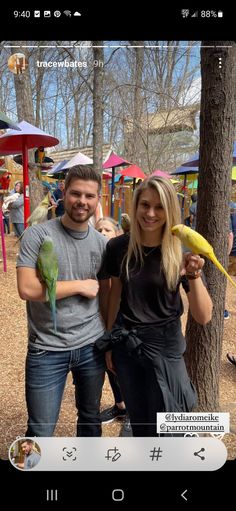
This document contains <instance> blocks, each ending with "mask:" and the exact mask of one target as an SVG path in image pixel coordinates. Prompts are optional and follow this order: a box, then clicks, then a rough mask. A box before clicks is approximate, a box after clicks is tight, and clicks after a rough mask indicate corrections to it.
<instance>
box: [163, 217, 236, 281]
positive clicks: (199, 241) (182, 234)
mask: <svg viewBox="0 0 236 511" xmlns="http://www.w3.org/2000/svg"><path fill="white" fill-rule="evenodd" d="M171 232H172V234H175V236H177V237H178V238H179V239H180V241H181V242H182V243H183V245H184V246H185V247H186V248H189V250H191V252H192V253H193V254H201V255H203V256H205V257H207V258H208V259H210V260H211V261H212V262H213V263H214V264H215V266H216V267H217V268H218V269H219V270H220V271H221V272H222V273H223V274H224V275H225V276H226V277H227V279H229V281H230V282H231V284H233V286H234V287H236V284H235V282H234V281H233V279H231V277H230V276H229V274H228V273H227V271H226V270H225V269H224V267H223V266H222V265H221V264H220V262H219V261H218V259H217V258H216V256H215V254H214V250H213V247H212V246H211V245H210V243H208V241H207V240H206V239H205V238H203V236H202V235H201V234H199V233H198V232H196V231H194V230H193V229H191V228H190V227H187V226H186V225H183V224H179V225H174V227H172V229H171Z"/></svg>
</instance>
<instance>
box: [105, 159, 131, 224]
mask: <svg viewBox="0 0 236 511" xmlns="http://www.w3.org/2000/svg"><path fill="white" fill-rule="evenodd" d="M130 164H131V163H130V161H127V160H124V159H123V158H121V157H120V156H118V155H117V154H115V153H111V154H110V156H109V158H108V159H107V160H106V161H105V162H104V163H103V166H102V168H103V169H112V180H111V213H110V214H111V217H112V218H113V216H114V203H115V193H114V192H115V168H116V167H123V166H124V165H130Z"/></svg>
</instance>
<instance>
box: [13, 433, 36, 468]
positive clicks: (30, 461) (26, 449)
mask: <svg viewBox="0 0 236 511" xmlns="http://www.w3.org/2000/svg"><path fill="white" fill-rule="evenodd" d="M33 447H34V442H33V440H24V441H23V442H21V450H22V452H23V454H24V455H25V458H24V463H17V467H18V468H23V469H24V470H28V469H30V468H33V467H35V465H37V464H38V462H39V461H40V458H41V456H40V454H39V453H38V452H36V451H34V449H33Z"/></svg>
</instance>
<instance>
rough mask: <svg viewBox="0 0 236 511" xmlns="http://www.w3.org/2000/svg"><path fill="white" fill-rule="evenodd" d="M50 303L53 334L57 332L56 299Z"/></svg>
mask: <svg viewBox="0 0 236 511" xmlns="http://www.w3.org/2000/svg"><path fill="white" fill-rule="evenodd" d="M50 305H51V311H52V320H53V328H54V334H56V333H57V314H56V301H54V302H52V303H50Z"/></svg>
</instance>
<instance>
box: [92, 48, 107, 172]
mask: <svg viewBox="0 0 236 511" xmlns="http://www.w3.org/2000/svg"><path fill="white" fill-rule="evenodd" d="M102 44H103V42H102V41H93V45H94V46H101V45H102ZM93 57H94V79H93V167H94V169H95V170H96V171H97V172H100V173H102V163H103V162H102V159H103V155H102V147H103V78H104V52H103V48H93Z"/></svg>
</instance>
